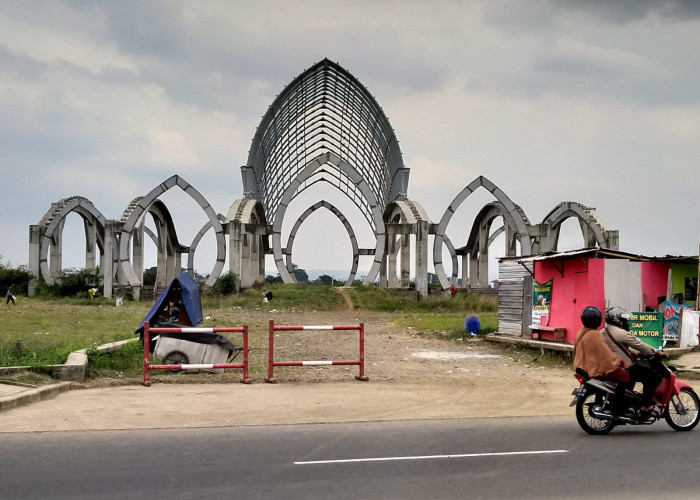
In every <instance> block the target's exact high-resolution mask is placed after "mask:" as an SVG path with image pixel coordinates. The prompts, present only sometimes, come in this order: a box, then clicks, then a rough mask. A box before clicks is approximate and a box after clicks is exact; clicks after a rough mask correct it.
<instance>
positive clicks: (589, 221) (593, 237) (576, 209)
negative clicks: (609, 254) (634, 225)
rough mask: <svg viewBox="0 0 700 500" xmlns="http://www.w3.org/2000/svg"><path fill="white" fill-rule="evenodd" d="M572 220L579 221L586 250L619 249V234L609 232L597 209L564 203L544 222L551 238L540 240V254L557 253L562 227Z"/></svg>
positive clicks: (570, 202)
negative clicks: (568, 220)
mask: <svg viewBox="0 0 700 500" xmlns="http://www.w3.org/2000/svg"><path fill="white" fill-rule="evenodd" d="M570 218H576V219H578V222H579V226H580V228H581V235H582V237H583V246H584V248H591V247H594V246H596V245H597V246H598V247H600V248H611V249H614V250H616V249H617V248H618V246H619V245H618V232H617V231H609V230H607V229H606V228H605V227H604V226H603V224H602V223H601V222H600V220H599V218H598V214H597V213H596V211H595V208H592V207H587V206H585V205H582V204H581V203H578V202H575V201H564V202H561V203H559V204H558V205H557V206H556V207H554V208H553V209H552V210H551V211H550V212H549V213H548V214H547V215H546V216H545V217H544V219H543V220H542V224H543V225H547V226H548V227H549V228H550V231H549V238H542V239H541V240H540V249H539V250H540V252H552V251H556V250H557V248H558V245H559V234H560V231H561V225H562V223H563V222H564V221H566V220H567V219H570Z"/></svg>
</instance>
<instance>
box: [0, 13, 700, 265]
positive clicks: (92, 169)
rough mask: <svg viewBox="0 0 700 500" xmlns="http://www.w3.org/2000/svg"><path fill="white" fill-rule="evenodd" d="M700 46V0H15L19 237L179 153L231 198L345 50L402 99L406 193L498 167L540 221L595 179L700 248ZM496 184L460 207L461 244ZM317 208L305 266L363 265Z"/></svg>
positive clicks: (11, 41)
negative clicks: (285, 113)
mask: <svg viewBox="0 0 700 500" xmlns="http://www.w3.org/2000/svg"><path fill="white" fill-rule="evenodd" d="M698 47H700V2H695V1H691V0H687V1H667V2H665V1H645V0H624V1H614V0H610V1H608V0H591V1H585V2H583V1H577V0H568V1H554V0H551V1H549V0H528V1H526V2H525V1H521V0H502V1H499V0H488V1H463V2H456V1H455V2H451V1H432V2H429V1H425V0H422V1H382V0H373V1H354V2H350V1H346V2H337V1H329V0H322V1H256V2H249V1H206V0H203V1H197V2H186V1H143V2H133V1H124V0H120V1H78V0H76V1H56V0H52V1H46V2H42V1H30V2H27V1H23V0H18V1H8V0H2V1H0V116H2V120H0V169H2V181H0V202H1V203H2V207H3V215H2V218H0V256H2V261H3V263H5V264H8V263H9V264H12V265H19V264H26V263H27V260H28V226H29V225H30V224H36V223H37V222H38V221H39V220H40V219H41V217H42V216H43V215H44V213H45V212H46V211H47V210H48V209H49V207H50V205H51V203H52V202H55V201H57V200H59V199H61V198H65V197H68V196H74V195H80V196H84V197H86V198H88V199H90V200H91V201H92V202H93V203H94V204H95V206H96V207H97V208H98V209H99V210H100V211H101V212H102V213H103V214H104V215H105V217H107V218H108V219H118V218H119V217H120V216H121V213H122V211H123V210H124V208H125V207H126V206H127V204H128V203H129V201H131V200H132V199H133V198H134V197H136V196H140V195H144V194H146V193H148V192H149V191H150V190H151V189H153V188H154V187H155V186H156V185H158V184H159V183H160V182H162V181H164V180H165V179H167V178H168V177H170V176H171V175H174V174H179V175H180V176H182V177H183V178H184V179H185V180H187V181H188V182H189V183H190V184H192V185H193V186H194V187H195V188H196V189H198V190H199V191H200V192H201V193H202V194H203V195H204V196H205V197H206V198H207V199H208V200H209V202H210V203H211V205H212V206H213V207H214V209H215V210H216V211H217V212H219V213H222V214H226V213H227V212H228V209H229V206H230V205H231V203H232V202H233V201H234V200H235V199H236V198H239V197H241V195H242V182H241V175H240V166H241V165H243V164H245V163H246V160H247V156H248V149H249V147H250V144H251V141H252V138H253V135H254V133H255V129H256V127H257V125H258V123H259V122H260V119H261V118H262V116H263V114H264V113H265V111H266V110H267V108H268V106H269V105H270V104H271V103H272V101H273V100H274V98H275V96H276V95H277V94H278V93H279V92H280V91H281V90H282V89H283V88H284V86H285V85H287V84H289V83H290V82H291V81H292V80H293V79H294V78H295V77H296V76H297V75H298V74H300V73H301V72H303V71H304V70H305V69H306V68H308V67H310V66H311V65H313V64H314V63H316V62H318V61H320V60H322V59H323V58H326V57H327V58H329V59H331V60H333V61H336V62H338V63H339V64H340V65H341V66H343V67H344V68H346V69H347V70H348V71H350V72H351V73H352V74H353V75H354V76H355V77H357V78H358V79H359V80H360V81H361V82H362V84H363V85H366V87H367V88H368V90H369V92H370V93H371V94H372V95H373V96H374V97H375V98H376V99H377V101H378V102H379V104H380V105H381V106H382V107H383V109H384V112H385V113H386V114H387V116H388V117H389V120H390V122H391V124H392V126H393V127H394V129H395V131H396V135H397V137H398V138H399V141H400V145H401V148H402V151H403V156H404V162H405V164H406V165H407V166H408V167H409V168H410V169H411V178H410V182H409V196H410V197H411V198H412V199H414V200H416V201H418V202H419V203H420V204H422V205H423V206H424V207H425V209H426V210H427V212H428V214H429V215H430V217H431V219H432V220H433V221H435V222H438V221H439V220H440V218H441V216H442V214H443V212H444V211H445V209H446V208H447V206H448V205H449V203H450V201H451V200H452V199H453V198H454V197H455V196H456V195H457V194H458V193H459V191H460V190H461V189H462V188H463V187H464V186H465V185H467V184H468V183H469V182H471V181H472V180H473V179H474V178H476V177H477V176H479V175H484V176H486V177H487V178H489V179H490V180H491V181H493V182H494V183H495V184H497V185H498V186H499V187H500V188H501V189H502V190H503V191H504V192H505V193H506V194H507V195H508V196H509V197H510V198H511V199H512V200H513V201H514V202H515V203H517V204H519V205H520V206H521V207H522V208H523V210H524V211H525V213H526V214H527V215H528V217H529V219H530V221H531V222H532V223H537V222H540V221H541V220H542V219H543V217H544V216H545V215H546V214H547V213H548V212H549V211H550V210H551V209H552V208H554V207H555V206H556V205H557V204H558V203H560V202H562V201H578V202H581V203H583V204H585V205H588V206H592V207H596V209H597V211H598V213H599V215H600V216H601V218H602V219H603V221H604V222H605V224H606V226H607V227H608V229H618V230H619V231H620V249H621V250H624V251H628V252H634V253H642V254H647V255H665V254H676V255H678V254H684V255H697V253H698V237H699V235H700V228H699V227H698V223H697V214H698V211H699V208H698V204H699V203H698V200H700V50H698ZM178 191H179V190H178ZM310 194H311V193H310ZM319 196H321V194H319ZM323 196H325V195H323ZM313 201H315V200H313ZM313 201H311V202H313ZM328 201H331V202H332V201H333V200H330V199H329V200H328ZM489 201H493V200H492V198H490V197H489V196H486V195H485V194H481V195H479V196H475V197H474V198H473V199H472V198H470V200H468V202H467V203H465V205H464V206H463V207H462V209H461V210H460V211H459V212H458V214H457V215H456V216H455V218H453V220H452V224H451V225H450V227H449V228H448V235H449V236H450V237H451V239H452V241H453V242H454V243H455V246H462V245H464V244H465V243H466V236H467V234H468V232H469V230H470V228H471V223H472V221H473V219H474V216H475V215H476V213H477V212H478V210H479V209H480V208H481V206H483V204H484V203H487V202H489ZM166 202H167V203H168V206H169V207H170V208H171V210H172V211H173V212H174V213H175V215H176V224H177V223H178V220H179V221H181V222H180V223H181V224H182V227H183V229H182V234H181V235H180V240H181V241H182V242H183V243H185V244H189V243H190V242H191V239H192V237H193V236H194V234H195V233H196V232H197V231H198V230H199V227H201V225H202V224H204V223H205V222H206V218H205V217H204V215H203V213H198V212H197V209H196V207H195V206H194V204H193V202H191V200H189V198H188V197H187V196H186V195H184V193H182V192H181V191H180V192H179V193H169V194H168V197H167V199H166ZM309 204H310V203H309V202H308V201H304V202H303V203H301V202H300V203H299V206H298V207H297V209H296V212H297V213H301V212H303V211H304V210H305V209H306V208H307V207H308V206H309ZM302 205H303V206H302ZM338 205H342V202H338ZM322 212H323V211H322ZM195 215H196V217H197V220H196V221H193V220H194V218H195ZM292 224H293V221H289V222H288V223H287V224H286V227H288V228H290V227H291V225H292ZM302 228H303V229H302V231H300V233H299V234H298V236H297V238H296V240H295V247H294V248H295V255H294V261H295V262H297V263H298V264H299V265H300V266H301V267H305V268H343V267H346V268H347V267H349V266H350V254H349V251H350V250H349V249H350V243H349V240H348V238H347V235H346V233H345V231H344V229H343V227H342V226H341V225H340V223H339V222H338V221H337V220H336V219H335V218H333V217H332V216H330V215H324V214H320V213H319V215H318V216H317V215H316V214H314V216H312V217H310V218H309V219H308V220H307V222H306V223H305V224H304V226H302ZM357 231H358V233H360V234H362V229H361V228H358V229H357ZM283 237H284V235H283ZM363 238H364V240H361V242H360V244H361V246H373V243H372V242H370V241H368V240H367V238H366V237H363ZM81 239H82V242H84V238H83V236H82V233H81V231H80V218H79V217H78V216H77V215H76V216H71V218H69V221H68V224H67V226H66V240H67V241H66V243H65V245H66V247H65V248H66V253H67V255H66V256H65V257H64V264H66V265H67V266H74V267H82V266H83V265H84V254H83V253H81V248H82V244H83V243H82V242H80V240H81ZM76 241H78V242H80V243H79V244H78V248H77V249H75V248H74V247H71V246H70V245H71V244H72V245H73V246H75V245H76ZM205 241H206V239H205ZM211 241H213V237H211V239H210V242H211ZM210 246H213V245H210ZM499 246H502V245H499ZM569 246H570V248H578V247H580V246H581V245H580V244H579V243H578V241H575V242H571V243H569ZM202 248H204V249H203V250H202V256H201V257H200V255H199V252H198V258H197V261H196V266H197V268H198V270H201V271H203V272H205V273H206V272H208V271H209V270H210V269H211V267H213V260H211V256H212V255H213V248H210V249H209V250H207V249H206V248H205V243H202ZM297 252H298V253H297ZM492 253H493V254H494V255H499V254H500V255H502V254H503V250H502V249H501V248H493V247H492ZM369 263H370V262H367V266H366V267H369ZM148 264H149V262H147V266H148ZM154 264H155V262H154V261H153V262H151V263H150V265H154ZM431 268H432V265H431ZM448 272H449V269H448ZM267 273H268V274H276V269H274V267H273V266H268V269H267Z"/></svg>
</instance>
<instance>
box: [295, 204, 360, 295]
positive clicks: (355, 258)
mask: <svg viewBox="0 0 700 500" xmlns="http://www.w3.org/2000/svg"><path fill="white" fill-rule="evenodd" d="M320 208H325V209H326V210H328V211H329V212H331V213H332V214H333V215H335V216H336V217H337V218H338V220H340V222H341V223H342V224H343V226H344V227H345V230H346V231H347V233H348V237H349V238H350V244H351V245H352V266H351V268H350V275H349V276H348V279H347V280H346V281H345V286H351V285H352V282H353V280H354V279H355V274H357V266H358V265H359V262H360V248H359V245H358V244H357V238H356V237H355V231H354V230H353V229H352V225H351V224H350V221H348V219H347V218H346V217H345V215H343V213H342V212H341V211H340V210H338V209H337V208H336V207H335V206H334V205H332V204H330V203H328V202H327V201H325V200H321V201H319V202H317V203H314V204H313V205H311V206H310V207H309V208H307V209H306V210H305V211H304V213H303V214H301V216H299V218H298V219H297V221H296V222H295V223H294V227H292V230H291V232H290V233H289V238H288V239H287V247H286V251H285V255H286V263H287V271H288V272H289V273H290V275H292V274H293V272H294V269H293V265H292V247H293V246H294V238H295V237H296V234H297V232H298V231H299V228H300V227H301V225H302V224H303V223H304V221H305V220H306V219H307V218H308V217H309V216H310V215H311V214H313V213H314V212H315V211H316V210H318V209H320Z"/></svg>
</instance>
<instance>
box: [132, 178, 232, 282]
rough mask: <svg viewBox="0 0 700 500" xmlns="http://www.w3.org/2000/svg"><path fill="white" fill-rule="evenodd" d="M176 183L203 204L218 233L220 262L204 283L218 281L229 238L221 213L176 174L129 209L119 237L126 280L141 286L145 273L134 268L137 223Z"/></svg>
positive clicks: (217, 254)
mask: <svg viewBox="0 0 700 500" xmlns="http://www.w3.org/2000/svg"><path fill="white" fill-rule="evenodd" d="M176 186H177V187H179V188H180V189H182V190H183V191H184V192H185V193H186V194H187V195H188V196H190V197H191V198H192V199H193V200H194V201H195V202H196V203H197V204H198V205H199V206H200V207H201V208H202V210H203V211H204V213H205V214H206V216H207V218H208V219H209V223H210V224H211V226H212V227H213V228H214V231H215V234H216V243H217V252H216V262H215V263H214V268H213V269H212V271H211V273H210V275H209V278H208V279H207V280H206V282H205V283H204V284H205V286H209V287H210V286H213V285H214V283H215V282H216V278H217V277H218V276H219V275H220V274H221V270H222V269H223V267H224V262H225V260H226V239H225V238H224V231H223V227H222V226H221V223H220V222H219V219H218V216H217V214H216V212H215V211H214V209H213V208H212V207H211V205H210V204H209V202H208V201H207V200H206V199H205V198H204V196H202V195H201V194H200V193H199V191H197V190H196V189H195V188H194V187H193V186H191V185H190V184H189V183H188V182H187V181H185V180H184V179H183V178H181V177H180V176H179V175H173V176H172V177H170V178H168V179H167V180H165V181H164V182H162V183H161V184H159V185H158V186H156V187H155V188H153V189H152V190H151V191H150V192H149V193H148V194H147V195H145V196H144V197H142V198H140V199H139V200H138V203H137V204H136V205H135V206H133V208H132V209H131V210H129V211H128V215H127V216H126V220H124V223H123V226H122V229H121V235H120V238H119V272H120V273H121V275H122V277H123V279H124V280H125V281H126V283H127V284H129V285H130V286H132V287H140V286H141V279H142V277H138V276H137V275H136V273H135V272H134V268H133V266H132V264H131V262H130V261H129V242H130V239H131V235H132V233H133V232H134V231H135V230H136V229H137V227H138V226H139V225H141V224H142V223H143V217H144V216H145V215H146V213H147V212H148V209H149V207H150V206H151V205H152V204H153V203H154V202H155V201H156V200H157V199H158V198H159V197H160V196H161V195H162V194H163V193H165V192H166V191H168V190H170V189H172V188H174V187H176ZM188 271H189V272H190V273H193V272H194V270H188Z"/></svg>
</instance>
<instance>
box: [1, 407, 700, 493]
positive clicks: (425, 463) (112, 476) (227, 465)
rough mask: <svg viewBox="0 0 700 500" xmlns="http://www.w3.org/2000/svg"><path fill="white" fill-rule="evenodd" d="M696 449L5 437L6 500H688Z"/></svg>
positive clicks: (591, 441) (437, 425)
mask: <svg viewBox="0 0 700 500" xmlns="http://www.w3.org/2000/svg"><path fill="white" fill-rule="evenodd" d="M699 444H700V433H698V432H697V431H694V432H690V433H676V432H674V431H672V430H670V428H669V427H668V426H666V425H665V424H664V423H659V424H656V425H654V426H651V427H644V428H620V429H616V430H614V431H613V433H612V434H611V435H609V436H604V437H592V436H588V435H586V434H584V433H583V432H582V431H581V430H580V429H579V428H578V426H577V424H576V423H575V421H574V420H573V419H572V418H561V417H557V418H550V419H542V418H515V419H483V420H482V419H474V420H441V421H420V422H416V421H413V422H377V423H360V424H357V423H356V424H323V425H290V426H269V427H235V428H234V427H226V428H217V429H179V430H139V431H83V432H61V433H18V434H4V435H3V436H2V452H1V453H0V484H2V488H0V498H1V499H17V500H19V499H25V498H43V499H88V498H89V499H112V498H115V499H116V498H119V499H124V498H149V499H154V500H157V499H166V498H167V499H171V498H178V499H194V498H197V499H210V498H211V499H214V498H217V499H218V498H233V497H236V498H256V499H275V500H277V499H281V498H285V499H321V498H323V499H326V498H334V499H341V500H342V499H364V498H366V499H370V498H371V499H405V500H406V499H407V500H411V499H426V498H446V499H447V498H449V499H452V498H479V499H491V498H494V499H495V498H518V499H535V498H537V499H555V498H556V499H561V498H576V499H588V498H591V499H592V498H616V499H627V498H635V499H639V498H659V497H663V498H671V499H680V498H684V499H685V498H692V497H693V496H694V495H695V494H696V492H697V491H698V488H700V477H699V476H698V474H697V465H696V463H697V450H698V445H699ZM366 459H371V460H366ZM378 459H379V460H378Z"/></svg>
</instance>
